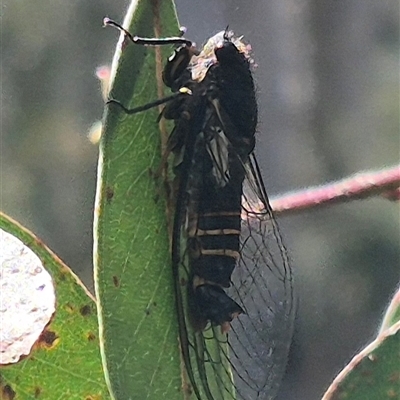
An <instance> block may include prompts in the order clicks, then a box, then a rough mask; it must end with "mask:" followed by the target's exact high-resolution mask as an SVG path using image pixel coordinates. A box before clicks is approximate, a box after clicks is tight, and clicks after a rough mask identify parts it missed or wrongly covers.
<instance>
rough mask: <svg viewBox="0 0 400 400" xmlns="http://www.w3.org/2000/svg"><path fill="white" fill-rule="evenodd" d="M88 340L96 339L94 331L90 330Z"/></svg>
mask: <svg viewBox="0 0 400 400" xmlns="http://www.w3.org/2000/svg"><path fill="white" fill-rule="evenodd" d="M87 340H88V342H93V340H96V335H95V334H94V333H93V332H88V333H87Z"/></svg>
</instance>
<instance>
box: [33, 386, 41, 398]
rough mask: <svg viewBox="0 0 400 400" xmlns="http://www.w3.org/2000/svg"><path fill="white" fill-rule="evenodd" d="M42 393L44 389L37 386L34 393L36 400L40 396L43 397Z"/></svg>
mask: <svg viewBox="0 0 400 400" xmlns="http://www.w3.org/2000/svg"><path fill="white" fill-rule="evenodd" d="M41 393H42V389H41V388H40V387H39V386H36V387H35V391H34V396H35V399H38V398H39V396H40V395H41Z"/></svg>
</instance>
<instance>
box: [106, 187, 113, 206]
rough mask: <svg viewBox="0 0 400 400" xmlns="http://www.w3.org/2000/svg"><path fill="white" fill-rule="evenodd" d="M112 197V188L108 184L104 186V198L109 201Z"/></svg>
mask: <svg viewBox="0 0 400 400" xmlns="http://www.w3.org/2000/svg"><path fill="white" fill-rule="evenodd" d="M113 197H114V189H113V188H112V187H110V186H107V187H106V200H107V203H109V204H110V203H111V200H112V198H113Z"/></svg>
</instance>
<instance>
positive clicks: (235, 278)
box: [179, 119, 294, 400]
mask: <svg viewBox="0 0 400 400" xmlns="http://www.w3.org/2000/svg"><path fill="white" fill-rule="evenodd" d="M210 123H212V124H214V126H215V121H213V120H212V119H211V121H210ZM220 129H222V128H220ZM220 129H216V131H217V132H218V131H219V130H220ZM196 146H197V148H198V149H204V154H202V155H201V156H200V157H198V160H202V159H204V160H208V161H209V159H208V157H209V158H211V160H212V161H213V165H214V167H213V168H214V169H215V170H219V173H218V172H214V175H215V176H216V179H221V177H223V176H224V175H226V174H225V171H224V166H225V161H221V160H218V158H217V157H216V156H215V154H216V152H215V143H214V145H213V146H214V151H213V150H212V149H209V148H208V147H207V146H208V144H207V143H197V145H196ZM217 147H218V143H217ZM221 147H223V146H222V145H221ZM200 151H201V150H200ZM230 151H232V149H231V150H230ZM218 154H219V155H220V154H221V149H219V150H218ZM219 157H220V156H219ZM205 163H206V161H205ZM197 167H198V166H197ZM199 170H200V171H201V168H200V169H199ZM245 170H246V175H245V179H244V182H243V196H242V215H241V236H240V258H239V260H238V262H237V265H236V267H235V269H234V271H233V274H232V283H231V286H230V287H229V288H228V289H226V293H227V294H228V295H229V296H230V297H231V298H232V299H233V300H235V301H236V302H237V303H238V304H239V305H240V306H241V307H242V308H243V310H244V314H241V315H239V316H238V317H237V318H234V319H233V321H232V322H231V323H230V329H229V331H228V332H227V333H223V332H222V330H221V326H212V325H211V324H208V326H207V327H206V328H205V329H204V330H200V331H199V330H195V329H193V328H192V326H193V321H190V313H189V311H188V308H187V306H185V307H186V309H185V318H186V323H185V337H186V346H187V352H188V354H189V363H188V362H186V364H187V368H190V369H191V371H190V374H192V378H191V379H190V380H191V381H192V384H194V386H197V388H196V389H195V390H194V391H195V392H196V390H197V391H198V397H199V398H200V399H207V400H216V399H230V398H232V399H236V398H239V399H251V400H253V399H273V398H274V397H275V395H276V393H277V390H278V387H279V384H280V381H281V379H282V377H283V374H284V372H285V368H286V363H287V356H288V352H289V348H290V343H291V337H292V332H293V321H294V294H293V276H292V270H291V268H290V265H289V262H288V257H287V254H286V249H285V247H284V245H283V243H282V238H281V235H280V232H279V228H278V225H277V223H276V221H275V219H274V217H273V214H272V211H271V208H270V205H269V202H268V198H267V194H266V191H265V188H264V185H263V182H262V178H261V175H260V171H259V168H258V165H257V162H256V159H255V157H254V155H253V154H251V155H250V158H249V160H248V161H247V163H246V165H245ZM227 179H229V177H227ZM196 185H199V184H198V182H190V181H189V182H188V186H190V187H196ZM200 186H201V185H200ZM197 190H201V187H198V188H197ZM195 191H196V190H194V192H195ZM190 202H191V199H188V204H189V207H188V210H190ZM188 212H189V211H188ZM184 235H185V229H184V227H182V237H184ZM182 243H184V239H182ZM179 271H180V281H181V282H188V281H189V279H190V278H189V277H190V268H189V261H188V251H187V250H185V251H184V253H183V256H182V258H181V262H180V267H179ZM189 297H190V296H189V295H188V292H187V288H186V287H185V285H184V284H183V285H182V298H183V301H184V302H187V303H189V302H190V301H191V299H190V298H189ZM188 364H190V365H188Z"/></svg>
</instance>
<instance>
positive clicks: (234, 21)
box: [0, 0, 400, 400]
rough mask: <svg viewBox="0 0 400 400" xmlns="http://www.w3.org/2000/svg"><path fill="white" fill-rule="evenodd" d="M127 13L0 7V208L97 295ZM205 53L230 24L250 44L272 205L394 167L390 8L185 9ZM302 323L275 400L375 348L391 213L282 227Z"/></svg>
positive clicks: (330, 215)
mask: <svg viewBox="0 0 400 400" xmlns="http://www.w3.org/2000/svg"><path fill="white" fill-rule="evenodd" d="M126 7H127V2H126V1H116V0H114V1H105V0H101V1H100V0H99V1H95V0H86V1H80V2H78V1H62V0H41V1H40V2H32V1H28V0H20V1H11V0H5V1H3V2H2V5H1V10H0V12H1V85H2V90H1V152H0V157H1V165H0V166H1V197H0V202H1V209H2V210H3V211H5V212H7V213H8V214H10V215H11V216H12V217H14V218H16V219H17V220H19V221H20V222H21V223H22V224H24V225H26V226H27V227H28V228H30V229H31V230H33V231H34V232H35V233H36V234H37V235H38V236H39V237H40V238H41V239H43V240H44V242H45V243H47V244H48V245H49V246H50V247H51V248H52V249H53V250H54V251H55V252H56V253H57V254H58V255H59V256H60V257H61V258H62V259H63V260H64V261H65V262H66V263H67V264H68V265H69V266H70V267H71V268H72V269H73V270H74V271H75V272H77V273H78V274H79V276H80V277H81V278H82V279H83V281H84V282H85V283H86V284H87V285H88V286H89V287H90V288H92V219H93V202H94V193H95V179H96V163H97V147H96V146H94V145H92V144H91V143H90V142H89V141H88V140H87V131H88V129H89V128H90V126H91V124H92V123H93V122H94V121H95V120H98V119H100V118H101V116H102V112H103V100H102V97H101V93H100V89H99V84H98V82H97V81H96V78H95V74H94V71H95V69H96V67H97V66H99V65H102V64H106V63H110V62H111V58H112V55H113V50H114V47H115V44H116V42H117V38H118V34H117V32H116V31H114V30H113V29H102V20H103V17H104V16H109V17H111V18H114V19H116V20H119V21H122V19H123V15H124V12H125V10H126ZM177 8H178V14H179V17H180V22H181V24H182V25H185V26H186V27H188V32H187V36H188V37H189V38H191V39H194V40H195V41H196V42H197V43H199V44H201V43H203V42H204V40H205V39H206V38H207V37H209V36H211V35H212V34H214V33H216V32H218V31H220V30H222V29H224V28H225V27H226V25H228V24H229V26H230V28H231V29H233V30H234V31H236V32H237V33H240V34H244V35H245V39H246V40H248V41H249V42H251V44H252V47H253V50H254V57H255V59H256V63H257V64H258V67H257V69H256V71H255V79H256V83H257V90H258V99H259V107H260V123H259V134H258V141H259V144H258V157H259V160H260V163H261V166H262V169H263V173H264V177H265V182H266V185H267V189H268V190H269V193H270V195H271V196H276V195H278V194H282V193H285V192H287V191H291V190H294V189H300V188H304V187H307V186H310V185H317V184H323V183H326V182H328V181H331V180H335V179H340V178H343V177H346V176H348V175H350V174H353V173H356V172H359V171H361V170H367V169H379V168H382V167H385V166H390V165H393V164H395V163H398V161H399V151H400V143H399V70H398V68H399V3H398V1H397V0H380V1H376V0H353V1H330V0H308V1H306V0H305V1H300V0H270V1H260V0H258V1H257V0H253V1H251V0H247V1H239V0H236V1H229V0H225V1H224V0H219V1H216V0H207V1H206V0H202V1H197V2H195V1H191V2H189V1H183V0H180V1H178V4H177ZM280 224H281V228H282V231H283V232H284V233H285V236H286V241H287V242H288V245H289V248H290V253H291V258H292V260H293V265H294V267H295V268H296V276H297V281H296V286H297V291H298V296H299V299H300V301H299V313H298V318H297V324H296V335H295V340H294V344H293V352H292V359H291V362H290V365H289V368H288V375H287V377H286V381H285V383H284V385H283V388H282V391H283V394H282V396H281V399H295V400H298V399H299V400H300V399H304V400H313V399H318V398H320V396H321V394H322V393H323V391H324V389H326V387H327V386H328V384H329V383H330V381H331V380H332V379H333V377H334V376H335V375H336V373H337V372H338V371H339V370H340V369H341V368H342V367H343V366H344V365H345V363H346V362H348V361H349V360H350V358H351V357H352V356H353V355H354V354H355V353H356V352H357V351H359V350H360V349H361V348H362V347H363V346H364V345H365V344H367V343H368V342H369V341H370V340H371V339H372V338H373V337H374V335H375V334H376V332H377V330H378V327H379V323H380V321H381V318H382V314H383V312H384V310H385V307H386V306H387V304H388V302H389V299H390V298H391V295H392V294H393V292H394V290H395V288H396V286H397V285H398V281H399V276H400V268H399V265H400V263H399V261H400V245H399V242H400V241H399V237H400V234H399V231H400V224H399V205H398V203H397V204H396V203H393V202H389V201H387V200H385V199H382V198H374V199H367V200H363V201H354V202H352V203H349V204H344V205H336V206H330V207H328V208H326V209H323V210H318V211H315V210H314V211H309V212H305V213H303V214H301V215H299V216H296V217H285V218H282V219H281V220H280Z"/></svg>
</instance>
